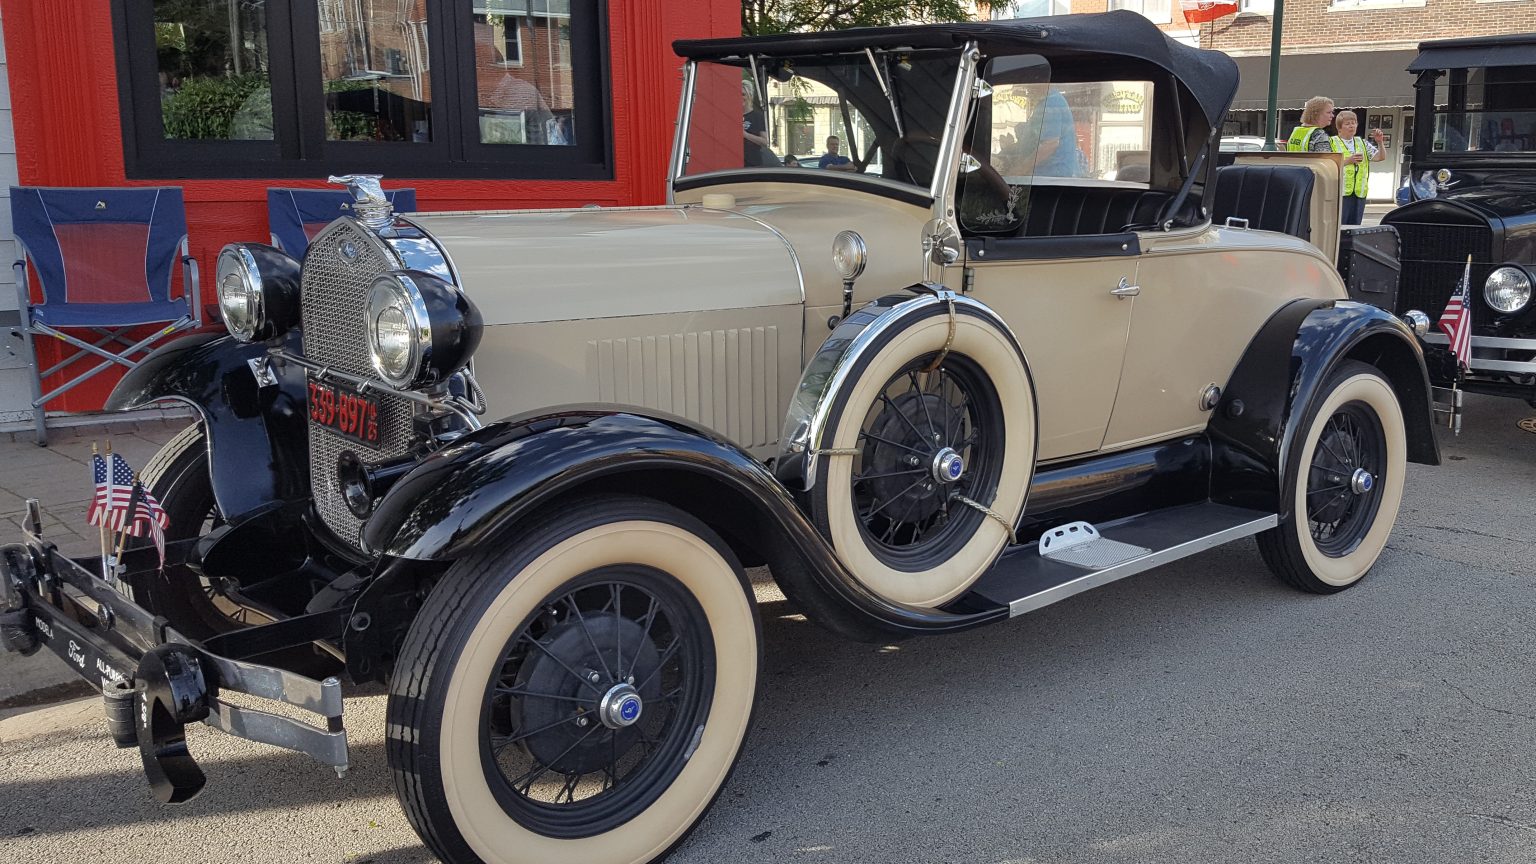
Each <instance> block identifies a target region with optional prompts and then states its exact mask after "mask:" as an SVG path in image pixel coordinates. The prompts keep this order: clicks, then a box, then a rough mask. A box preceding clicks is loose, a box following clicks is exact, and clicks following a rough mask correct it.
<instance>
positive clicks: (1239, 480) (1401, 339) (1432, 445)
mask: <svg viewBox="0 0 1536 864" xmlns="http://www.w3.org/2000/svg"><path fill="white" fill-rule="evenodd" d="M1345 360H1360V361H1362V362H1364V363H1368V364H1370V365H1372V366H1375V367H1377V368H1378V369H1380V370H1381V371H1382V373H1383V374H1384V375H1385V376H1386V377H1387V379H1388V380H1389V381H1391V383H1392V387H1393V389H1394V390H1396V391H1397V396H1398V400H1399V402H1400V403H1401V404H1402V407H1403V421H1404V425H1405V426H1406V432H1407V440H1408V461H1410V462H1419V463H1423V464H1427V465H1438V464H1440V444H1439V441H1438V440H1437V439H1436V438H1435V431H1434V423H1433V417H1432V415H1431V398H1430V389H1429V376H1428V373H1427V372H1426V371H1425V367H1424V352H1423V350H1422V349H1421V347H1420V345H1419V342H1418V340H1417V339H1415V338H1414V336H1413V332H1412V331H1411V330H1409V329H1408V326H1407V325H1406V324H1404V323H1403V322H1402V321H1401V320H1400V319H1399V318H1397V316H1395V315H1393V314H1391V313H1390V312H1387V311H1386V310H1383V309H1381V308H1379V307H1376V306H1371V305H1369V304H1365V303H1355V302H1352V301H1335V300H1295V301H1292V302H1291V303H1289V304H1287V305H1285V306H1283V307H1281V308H1280V309H1279V310H1278V311H1277V312H1275V314H1274V315H1272V316H1271V317H1270V319H1269V320H1268V321H1266V322H1265V323H1264V326H1263V327H1262V328H1260V330H1259V332H1258V334H1257V335H1255V336H1254V337H1253V340H1252V341H1251V342H1249V344H1248V348H1247V350H1246V351H1245V352H1244V354H1243V357H1242V359H1241V360H1239V361H1238V364H1237V368H1236V369H1235V370H1234V371H1233V373H1232V377H1231V379H1229V381H1228V384H1227V390H1226V392H1225V393H1224V394H1222V398H1221V402H1220V403H1219V404H1218V405H1217V406H1216V410H1215V414H1214V416H1213V417H1212V418H1211V422H1210V427H1209V428H1210V434H1211V442H1212V447H1213V452H1212V457H1213V461H1212V476H1211V498H1212V500H1216V501H1220V502H1222V503H1228V504H1234V505H1237V506H1243V507H1251V508H1254V509H1270V508H1276V507H1278V508H1279V509H1278V512H1279V513H1280V516H1281V518H1282V519H1284V518H1287V517H1288V516H1289V508H1290V501H1291V500H1292V495H1291V492H1293V491H1294V490H1292V489H1290V488H1288V487H1287V486H1286V484H1285V483H1284V482H1283V481H1284V477H1285V465H1286V460H1287V459H1288V458H1289V456H1290V452H1291V448H1292V446H1293V445H1294V443H1295V438H1296V436H1297V435H1298V434H1300V432H1301V430H1299V429H1298V428H1297V427H1298V426H1299V425H1300V419H1301V418H1302V417H1304V416H1305V415H1306V413H1307V408H1308V407H1309V406H1311V405H1312V403H1313V400H1315V399H1317V398H1318V397H1319V394H1318V390H1319V389H1320V388H1321V387H1322V385H1323V382H1324V381H1326V380H1327V378H1328V376H1329V374H1330V373H1332V372H1333V370H1334V369H1335V368H1336V367H1337V366H1338V364H1339V363H1341V362H1343V361H1345Z"/></svg>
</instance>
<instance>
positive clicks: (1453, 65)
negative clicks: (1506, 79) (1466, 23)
mask: <svg viewBox="0 0 1536 864" xmlns="http://www.w3.org/2000/svg"><path fill="white" fill-rule="evenodd" d="M1419 52H1420V53H1419V58H1418V59H1417V60H1415V61H1414V63H1413V70H1414V71H1416V72H1417V71H1419V70H1421V69H1476V68H1478V67H1480V66H1532V65H1536V38H1533V37H1532V35H1531V34H1529V33H1521V34H1517V35H1512V36H1482V37H1476V38H1472V39H1437V40H1435V41H1433V42H1420V43H1419Z"/></svg>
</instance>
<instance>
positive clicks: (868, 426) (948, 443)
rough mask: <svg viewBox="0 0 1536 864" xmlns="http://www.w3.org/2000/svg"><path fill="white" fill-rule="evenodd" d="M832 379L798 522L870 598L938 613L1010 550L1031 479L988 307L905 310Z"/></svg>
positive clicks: (1020, 381)
mask: <svg viewBox="0 0 1536 864" xmlns="http://www.w3.org/2000/svg"><path fill="white" fill-rule="evenodd" d="M892 314H895V315H898V316H900V317H898V318H896V319H894V320H890V321H884V322H877V323H875V324H873V325H870V326H875V327H879V328H880V329H879V330H878V331H877V333H876V335H874V336H873V337H872V338H870V339H869V341H868V342H867V343H865V345H864V346H863V348H862V349H861V350H860V353H859V354H858V356H857V357H854V358H851V359H848V360H846V361H845V362H846V366H845V369H846V373H843V372H841V371H840V373H839V374H840V376H841V380H842V382H843V383H842V385H841V386H840V387H839V391H838V392H836V393H833V394H829V397H828V398H829V399H830V404H829V405H828V407H827V408H826V411H825V417H826V423H825V427H824V431H823V433H822V440H821V441H820V442H819V446H820V448H821V449H822V450H823V451H824V454H823V455H821V456H819V457H818V458H817V461H816V472H817V476H816V478H815V482H814V483H813V484H812V485H811V487H810V489H809V490H808V491H807V495H806V497H807V502H806V503H807V509H808V510H809V511H810V515H811V520H812V522H813V523H814V524H815V525H816V528H817V530H818V531H820V532H821V534H822V536H823V537H825V538H827V541H828V542H829V543H830V544H831V545H832V548H833V549H834V550H835V551H836V553H837V556H838V558H839V559H840V560H841V561H842V563H843V564H844V566H846V567H847V568H848V570H849V572H850V573H852V574H853V576H854V578H856V579H858V580H859V582H860V583H861V584H862V585H863V586H864V587H865V588H867V589H868V590H869V591H870V592H872V593H873V594H875V595H876V596H878V597H880V598H882V599H884V600H887V601H890V602H894V603H901V604H905V605H908V606H916V607H924V608H933V607H939V606H942V605H944V604H945V603H948V602H949V601H950V600H953V599H954V598H956V597H958V596H960V595H961V594H963V593H964V592H965V591H966V590H967V589H968V588H969V587H970V586H971V585H972V584H974V583H975V581H976V580H977V579H979V578H981V575H982V574H983V573H985V572H986V571H987V570H988V569H989V568H990V567H991V566H992V564H993V562H995V561H996V560H997V556H998V555H1000V554H1002V551H1003V549H1004V548H1005V547H1006V546H1007V544H1008V541H1009V538H1010V536H1011V531H1012V528H1013V526H1015V525H1016V524H1017V523H1018V519H1019V515H1020V514H1021V513H1022V512H1023V510H1024V498H1025V496H1026V495H1027V494H1028V491H1029V484H1030V480H1031V479H1032V478H1033V476H1034V469H1035V452H1036V442H1037V440H1038V430H1037V427H1036V423H1035V395H1034V384H1033V382H1032V381H1031V380H1030V376H1029V368H1028V366H1027V365H1026V363H1025V360H1024V354H1023V351H1022V350H1020V348H1019V346H1018V343H1016V342H1015V341H1014V339H1013V336H1012V334H1010V333H1009V332H1008V330H1007V328H1006V327H1005V326H1003V324H1002V323H1001V322H1000V321H998V320H997V319H996V318H995V317H994V316H992V315H991V314H990V313H989V312H988V311H986V310H985V308H984V307H978V306H974V305H971V304H970V303H969V302H968V301H963V300H962V301H957V302H956V304H955V310H954V313H953V318H951V313H950V310H949V308H948V305H947V304H946V303H942V302H940V303H935V304H932V305H927V306H919V307H917V308H912V309H910V310H909V311H907V312H905V313H892Z"/></svg>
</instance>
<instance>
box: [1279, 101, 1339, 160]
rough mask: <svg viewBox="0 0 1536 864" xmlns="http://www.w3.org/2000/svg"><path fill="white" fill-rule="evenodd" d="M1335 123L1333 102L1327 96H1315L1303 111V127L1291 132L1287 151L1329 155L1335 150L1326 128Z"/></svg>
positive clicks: (1286, 145)
mask: <svg viewBox="0 0 1536 864" xmlns="http://www.w3.org/2000/svg"><path fill="white" fill-rule="evenodd" d="M1332 122H1333V100H1332V99H1329V98H1328V97H1327V96H1313V97H1312V98H1311V99H1308V100H1307V104H1306V105H1303V106H1302V109H1301V125H1300V126H1297V127H1296V128H1295V129H1292V130H1291V137H1290V139H1289V140H1287V141H1286V142H1285V149H1287V150H1289V151H1291V152H1293V153H1295V152H1302V151H1305V152H1308V153H1327V152H1329V151H1331V150H1332V149H1333V146H1332V145H1331V144H1329V143H1328V130H1327V129H1326V128H1324V127H1326V126H1327V125H1328V124H1329V123H1332Z"/></svg>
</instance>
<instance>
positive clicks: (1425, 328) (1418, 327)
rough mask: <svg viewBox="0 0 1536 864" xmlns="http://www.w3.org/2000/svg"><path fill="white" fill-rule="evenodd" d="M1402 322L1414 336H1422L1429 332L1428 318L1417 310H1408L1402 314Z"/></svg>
mask: <svg viewBox="0 0 1536 864" xmlns="http://www.w3.org/2000/svg"><path fill="white" fill-rule="evenodd" d="M1403 322H1404V323H1405V324H1407V325H1408V328H1409V329H1410V330H1412V331H1413V335H1415V336H1423V335H1424V334H1425V333H1428V332H1429V316H1428V315H1425V314H1424V313H1423V312H1420V311H1419V310H1417V309H1409V310H1408V311H1407V312H1404V313H1403Z"/></svg>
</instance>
